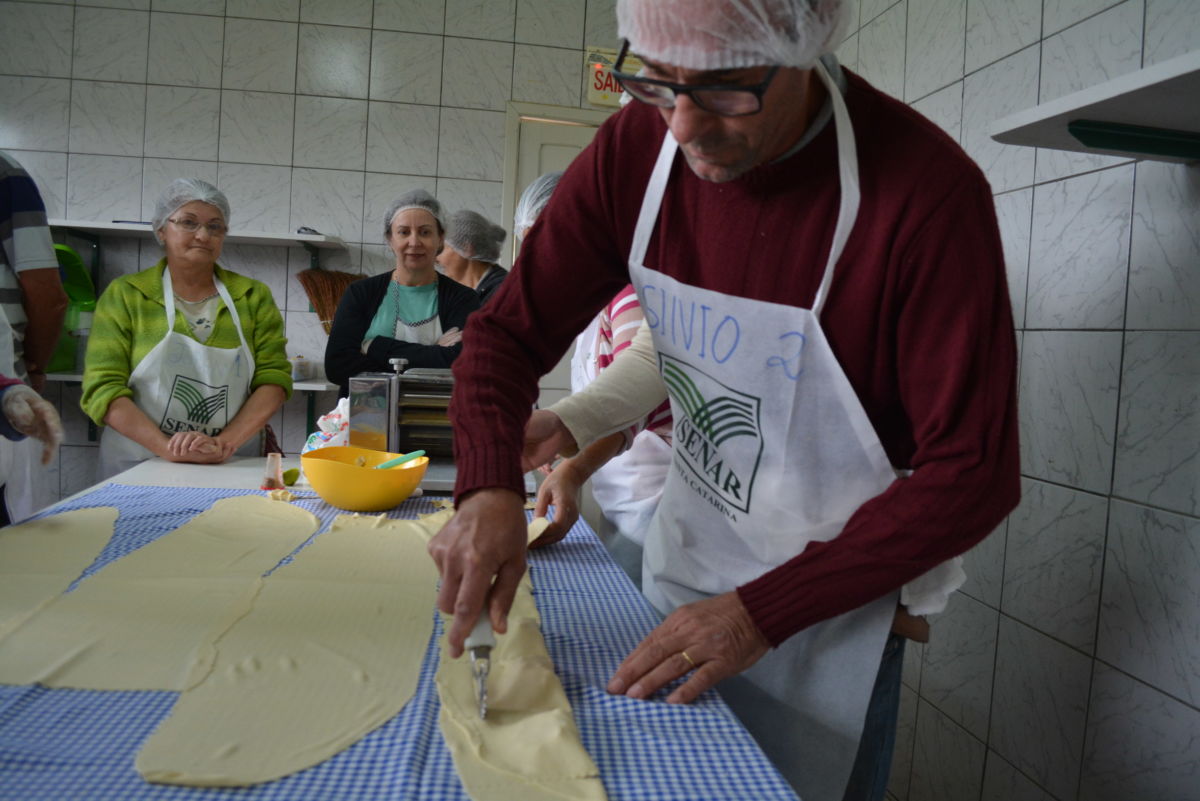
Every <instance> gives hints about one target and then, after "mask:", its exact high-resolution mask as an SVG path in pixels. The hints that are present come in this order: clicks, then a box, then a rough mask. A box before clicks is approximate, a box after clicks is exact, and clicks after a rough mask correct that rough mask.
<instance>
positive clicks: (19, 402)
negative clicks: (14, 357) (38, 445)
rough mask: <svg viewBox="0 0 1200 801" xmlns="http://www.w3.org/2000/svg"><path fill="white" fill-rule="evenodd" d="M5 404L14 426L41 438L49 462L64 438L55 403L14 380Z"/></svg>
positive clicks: (45, 459)
mask: <svg viewBox="0 0 1200 801" xmlns="http://www.w3.org/2000/svg"><path fill="white" fill-rule="evenodd" d="M3 406H4V416H5V417H7V418H8V422H9V424H10V425H12V427H13V428H15V429H16V430H17V431H20V432H21V433H22V434H24V435H25V436H27V437H33V438H34V439H37V440H41V441H42V444H43V447H42V464H50V460H51V459H53V458H54V454H55V453H57V452H58V446H59V444H61V443H62V438H63V428H62V420H60V419H59V417H58V411H57V410H56V409H55V408H54V405H53V404H51V403H50V401H48V400H46V399H45V398H43V397H42V396H41V395H39V394H37V393H36V392H34V391H33V390H32V389H30V388H29V387H26V386H22V385H21V384H14V385H12V386H10V387H9V388H8V389H7V390H5V392H4V403H3Z"/></svg>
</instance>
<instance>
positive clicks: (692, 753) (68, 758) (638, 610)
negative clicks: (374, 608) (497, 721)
mask: <svg viewBox="0 0 1200 801" xmlns="http://www.w3.org/2000/svg"><path fill="white" fill-rule="evenodd" d="M298 461H299V460H298V458H295V457H293V458H292V459H287V460H285V465H287V464H288V463H290V464H291V465H295V463H297V462H298ZM262 468H263V460H262V459H261V458H254V459H237V460H233V461H232V462H231V463H229V464H226V465H220V466H204V465H174V464H169V463H164V462H161V461H159V460H152V461H149V462H145V463H143V464H141V465H139V466H137V467H135V468H133V469H131V470H129V471H126V472H125V473H122V474H121V475H119V476H117V477H116V480H115V481H112V482H109V483H107V484H104V485H102V486H100V487H98V488H94V489H92V490H89V491H86V492H84V493H80V494H78V495H76V496H73V497H71V498H69V499H67V500H65V501H63V502H61V503H59V504H57V505H56V506H55V507H53V508H52V509H51V510H49V513H53V512H55V511H66V510H69V509H79V508H85V507H90V506H114V507H116V508H117V509H119V510H120V517H119V518H118V521H117V526H116V531H115V533H114V535H113V538H112V541H111V542H110V543H109V546H108V547H107V548H106V549H105V551H104V552H103V553H102V554H101V556H100V557H99V558H98V559H97V561H96V564H94V565H93V566H92V567H90V568H89V569H88V570H86V571H85V572H84V578H83V581H86V580H87V576H89V575H91V574H92V573H95V572H96V571H99V570H102V569H103V568H104V566H105V565H106V564H108V563H109V562H111V561H114V560H115V559H118V558H120V556H122V555H123V554H125V553H128V552H130V551H131V550H134V549H136V548H137V547H140V546H141V545H144V544H146V543H147V542H150V541H152V540H153V539H155V538H156V537H159V536H162V535H163V534H165V533H167V532H169V531H172V530H174V529H175V528H177V527H178V526H180V525H182V524H183V523H184V522H186V521H187V520H188V519H190V518H191V517H192V516H194V515H196V514H198V513H199V512H201V511H203V510H204V509H207V508H208V507H209V506H211V505H212V503H213V502H215V501H216V500H217V499H219V498H222V497H229V496H230V495H238V494H248V493H256V492H258V490H257V487H258V485H259V483H260V480H261V477H262ZM301 494H302V495H305V496H308V495H309V493H308V492H304V491H303V488H302V491H301ZM297 504H298V505H299V506H302V507H303V508H306V509H309V510H310V511H312V512H313V513H314V514H316V515H317V517H318V518H320V519H321V521H322V530H324V529H326V528H327V527H328V525H329V523H330V522H331V521H332V520H333V518H334V517H336V516H337V515H338V514H341V512H340V511H339V510H337V509H334V508H332V507H330V506H328V505H327V504H325V503H324V502H323V501H321V500H320V499H317V498H315V497H309V498H305V499H304V500H300V501H297ZM431 511H434V506H433V503H432V499H430V498H429V497H422V498H416V499H410V500H409V501H406V502H405V503H404V504H403V505H401V507H400V508H398V509H396V510H394V511H392V512H390V513H388V516H389V517H397V518H405V517H407V518H412V517H415V516H416V515H417V514H418V513H425V512H431ZM316 536H317V537H320V536H321V534H320V533H319V534H317V535H316ZM301 547H303V546H301ZM529 562H530V571H531V575H532V579H533V583H534V587H535V588H536V589H535V597H536V599H537V605H538V610H539V613H540V614H541V616H542V630H543V634H544V636H545V640H546V646H547V648H548V650H549V652H550V655H551V658H552V659H553V661H554V665H555V670H556V672H557V673H558V675H559V678H560V680H561V681H562V685H563V689H564V691H565V692H566V694H567V697H568V699H569V700H570V702H571V705H572V709H573V711H574V715H575V719H576V722H577V724H578V726H579V730H580V736H581V739H582V741H583V745H584V747H585V748H586V749H587V750H588V752H589V753H590V754H591V755H592V758H593V759H594V760H595V762H596V764H597V766H598V767H599V770H600V776H601V780H602V781H603V783H604V785H605V788H606V791H607V793H608V796H609V798H610V799H613V801H620V799H663V800H664V801H671V800H673V799H678V801H685V800H686V801H691V800H692V799H697V798H705V799H728V800H729V801H734V799H737V800H738V801H741V799H745V798H756V799H779V800H780V801H787V800H791V801H794V799H795V795H794V794H793V793H792V791H791V789H790V788H789V787H788V785H787V784H786V783H785V782H784V781H783V779H782V778H781V777H780V776H779V774H778V773H777V772H776V771H775V769H774V768H773V767H772V766H771V765H770V763H769V762H768V761H767V759H766V757H765V756H764V755H763V753H762V751H761V750H760V749H759V748H758V746H757V744H756V743H755V742H754V741H753V739H752V738H751V737H750V735H749V734H748V733H747V732H746V730H745V729H744V728H743V727H742V726H741V725H740V724H739V723H738V722H737V720H736V719H735V718H734V717H733V715H732V713H731V712H730V711H729V709H728V707H727V706H726V705H725V704H724V702H723V701H721V699H720V698H719V697H718V696H717V695H716V694H715V693H714V692H709V693H706V694H705V695H704V696H702V697H701V699H699V700H698V701H697V702H696V703H694V704H690V705H675V704H670V705H668V704H666V703H664V702H662V700H661V699H662V698H663V697H665V694H663V695H659V696H658V697H657V700H654V701H649V702H647V701H636V700H632V699H628V698H624V697H614V696H610V695H608V694H607V693H606V692H605V691H604V686H605V684H606V683H607V681H608V678H609V677H610V676H611V675H612V673H613V672H614V671H615V669H616V667H617V666H618V665H619V664H620V662H621V660H622V659H623V658H624V657H625V656H626V655H627V654H628V653H629V651H630V650H632V649H633V647H634V646H635V645H636V644H637V643H638V642H639V641H640V639H641V638H642V637H644V636H645V635H646V634H647V633H648V632H649V631H650V630H651V629H652V628H653V627H654V626H655V625H656V624H657V622H658V616H657V614H656V613H655V612H654V611H653V610H652V609H651V608H650V606H649V605H648V604H647V602H646V601H645V599H644V598H643V597H642V596H641V594H640V593H638V592H637V590H636V589H635V588H634V586H633V584H632V583H631V582H630V581H629V579H628V578H627V577H626V576H625V574H624V573H623V572H622V571H621V570H620V568H618V567H617V566H616V564H615V563H614V562H613V561H612V559H611V558H610V557H609V555H608V553H607V551H606V550H605V549H604V547H603V545H601V543H600V542H599V540H598V539H597V538H596V536H595V534H594V533H593V532H592V531H591V530H590V529H589V528H588V527H587V525H586V524H584V523H583V522H582V521H580V522H579V523H578V524H576V525H575V527H574V528H572V530H571V532H570V533H569V534H568V536H567V537H566V539H564V540H563V541H562V542H560V543H558V544H556V545H554V546H552V547H549V548H545V549H539V550H537V551H533V552H531V553H530V558H529ZM430 614H434V612H433V610H432V609H431V610H430ZM435 619H436V615H435ZM440 635H441V623H440V621H437V622H436V623H435V631H434V636H433V637H432V638H431V640H430V642H429V644H428V648H427V651H426V656H425V662H424V665H423V667H422V671H421V675H420V679H419V682H418V686H417V690H416V693H415V694H414V696H413V698H412V700H411V701H410V702H409V703H408V704H407V705H406V706H405V707H404V709H403V710H401V712H400V713H399V714H397V715H396V716H395V717H394V718H392V719H391V720H389V721H388V722H387V723H385V724H384V725H383V726H381V727H380V728H378V729H376V730H375V731H373V732H371V733H370V734H368V735H367V736H366V737H364V738H363V739H362V740H360V741H359V742H357V743H356V744H354V745H352V746H351V747H350V748H348V749H347V750H345V751H343V752H342V753H340V754H338V755H336V756H334V757H333V758H331V759H329V760H327V761H325V762H323V763H321V764H319V765H316V766H314V767H312V768H309V769H307V770H304V771H301V772H299V773H296V774H293V775H291V776H287V777H284V778H282V779H279V780H276V781H273V782H268V783H265V784H261V785H258V786H255V787H251V788H242V789H212V788H204V789H201V788H187V787H174V786H164V785H151V784H147V783H146V782H145V781H143V780H142V779H141V777H140V776H139V775H138V774H137V772H136V771H135V770H134V766H133V762H134V756H135V754H136V753H137V751H138V749H139V748H140V747H141V744H142V743H143V742H144V741H145V739H146V738H147V737H148V736H149V735H150V734H151V733H152V732H153V731H154V729H155V727H156V726H157V725H158V723H159V722H160V721H161V720H163V719H164V718H165V717H166V716H167V715H168V714H169V713H170V710H171V706H172V704H173V703H174V699H175V694H174V693H171V692H162V691H153V692H150V691H146V692H100V691H89V690H49V689H45V688H42V687H39V686H7V685H0V801H5V800H7V799H12V800H14V801H15V799H20V800H21V801H40V800H41V799H45V800H46V801H50V799H54V800H55V801H57V800H58V799H66V798H89V799H134V798H136V799H167V800H169V801H189V800H199V799H206V800H211V799H238V800H239V801H242V800H243V799H245V800H246V801H260V800H265V799H280V800H281V801H282V800H283V799H286V801H307V800H308V799H311V800H312V801H316V800H317V799H338V800H339V801H352V800H353V799H384V798H386V799H409V798H411V799H418V798H419V799H430V798H436V799H455V800H457V801H463V800H464V799H466V798H467V796H466V794H465V792H464V791H463V788H462V785H461V783H460V782H459V781H458V778H457V774H456V773H455V771H454V766H453V763H452V761H451V759H450V754H449V751H448V750H447V748H446V746H445V744H444V742H443V741H442V737H441V733H440V730H439V729H438V724H437V717H438V709H439V705H438V699H437V692H436V688H435V685H434V682H433V674H434V670H435V669H436V667H437V662H438V649H437V638H438V637H440Z"/></svg>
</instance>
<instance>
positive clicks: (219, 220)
mask: <svg viewBox="0 0 1200 801" xmlns="http://www.w3.org/2000/svg"><path fill="white" fill-rule="evenodd" d="M191 227H195V229H196V230H194V231H188V230H187V229H188V228H191ZM217 231H219V232H220V233H215V232H217ZM159 233H160V234H161V235H162V238H163V249H164V250H165V251H166V252H167V263H168V264H179V265H184V264H191V265H197V266H203V265H208V266H209V267H211V266H212V265H213V264H214V263H216V261H217V259H218V258H220V256H221V245H222V244H223V243H224V242H225V218H224V217H223V216H222V215H221V210H220V209H218V208H217V207H216V206H210V205H209V204H207V203H205V202H204V201H203V200H193V201H191V202H190V203H185V204H183V205H182V206H180V207H179V208H178V209H176V210H175V213H174V214H172V215H171V216H170V217H168V218H167V220H166V222H164V223H163V227H162V228H160V229H159Z"/></svg>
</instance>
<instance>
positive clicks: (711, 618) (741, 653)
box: [608, 592, 770, 704]
mask: <svg viewBox="0 0 1200 801" xmlns="http://www.w3.org/2000/svg"><path fill="white" fill-rule="evenodd" d="M769 648H770V645H769V644H768V643H767V640H766V638H765V637H763V635H762V632H760V631H759V630H758V627H757V626H755V625H754V621H752V620H751V619H750V613H749V612H747V611H746V607H745V606H743V605H742V601H741V599H740V598H738V595H737V593H736V592H727V593H725V594H723V595H717V596H715V597H713V598H707V599H705V600H703V601H697V602H695V603H691V604H687V605H686V606H681V607H679V608H678V609H676V610H675V611H674V612H672V613H671V614H669V615H667V619H666V620H664V621H663V622H662V623H660V624H659V626H658V628H656V629H655V630H654V631H652V632H650V635H649V636H648V637H646V639H644V640H642V642H641V644H639V645H638V647H637V648H635V649H634V650H633V653H631V654H630V655H629V656H627V657H626V658H625V661H624V662H622V663H621V666H620V667H619V668H617V672H616V673H615V674H613V677H612V679H611V680H610V681H609V682H608V691H609V692H610V693H612V694H613V695H621V694H624V695H627V696H629V697H630V698H648V697H649V696H651V695H652V694H654V693H655V692H656V691H657V690H658V689H659V688H660V687H662V686H664V685H665V684H667V683H669V682H671V681H673V680H675V679H677V678H679V677H680V676H682V675H684V674H686V673H688V672H689V671H692V675H691V677H690V678H689V679H688V680H687V681H686V682H684V683H683V684H682V685H681V686H679V687H677V688H676V689H675V691H674V692H672V693H671V694H670V695H669V696H667V703H670V704H687V703H691V702H692V701H694V700H696V698H697V697H698V696H699V695H700V693H702V692H704V691H705V690H707V689H709V688H710V687H713V686H714V685H716V683H717V682H719V681H721V680H722V679H727V678H729V677H730V676H735V675H737V674H738V673H741V672H742V671H743V670H746V669H747V668H749V667H750V666H751V665H753V664H754V663H755V662H757V661H758V660H759V659H761V658H762V657H763V654H765V653H766V652H767V651H768V650H769ZM685 654H686V656H685Z"/></svg>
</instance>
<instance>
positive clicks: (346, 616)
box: [137, 512, 452, 787]
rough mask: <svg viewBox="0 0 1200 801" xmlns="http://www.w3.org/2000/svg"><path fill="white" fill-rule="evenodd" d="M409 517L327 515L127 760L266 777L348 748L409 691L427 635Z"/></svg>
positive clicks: (209, 775) (206, 781)
mask: <svg viewBox="0 0 1200 801" xmlns="http://www.w3.org/2000/svg"><path fill="white" fill-rule="evenodd" d="M451 514H452V513H451V512H443V513H439V514H438V515H436V516H433V517H430V518H427V519H425V520H422V521H413V520H387V519H385V518H383V517H360V516H357V515H355V516H350V515H343V516H340V517H338V518H337V519H336V520H335V521H334V523H333V526H332V527H331V529H330V530H329V531H328V532H326V533H324V534H321V535H320V536H319V537H317V538H316V539H315V540H314V541H313V542H312V543H311V544H310V545H308V546H307V547H306V548H304V549H303V550H301V551H300V552H299V553H298V554H296V556H295V558H294V559H293V561H292V562H291V564H288V565H285V566H283V567H281V568H279V569H278V570H276V571H275V572H274V573H272V574H271V575H270V576H268V577H267V578H266V580H265V581H264V582H263V587H262V591H261V592H260V593H259V595H258V597H257V598H256V599H255V601H254V607H253V609H251V611H250V612H249V613H248V614H247V615H246V616H245V617H243V618H242V619H241V620H238V621H237V623H235V624H234V625H233V626H232V627H231V628H230V629H229V630H228V631H226V632H225V633H224V634H222V635H221V636H220V637H218V638H217V640H216V642H215V644H214V647H215V652H216V657H215V661H214V662H213V664H212V665H211V669H209V667H210V666H198V668H197V674H196V675H195V676H193V681H192V682H190V684H191V686H190V687H189V689H188V690H186V691H185V692H184V693H182V694H181V695H180V697H179V700H178V701H177V702H176V704H175V708H174V709H173V710H172V712H171V715H170V717H169V718H167V720H166V721H164V722H163V724H162V725H161V726H159V728H158V730H157V731H155V733H154V734H153V735H152V736H151V737H150V739H149V740H147V741H146V744H145V745H144V746H143V747H142V750H141V752H140V753H139V754H138V757H137V769H138V772H140V773H141V774H142V776H143V777H145V778H146V779H147V780H149V781H152V782H160V783H167V784H187V785H196V786H217V787H236V786H243V785H251V784H257V783H259V782H265V781H269V780H271V779H277V778H280V777H282V776H286V775H288V774H290V773H294V772H296V771H298V770H303V769H304V768H307V767H311V766H312V765H316V764H318V763H320V762H322V761H324V760H326V759H328V758H329V757H331V756H333V755H335V754H337V753H338V752H340V751H342V750H344V749H345V748H348V747H349V746H351V745H353V744H354V743H355V742H357V741H358V740H360V739H361V738H362V737H363V736H365V735H366V734H367V733H369V732H371V731H373V730H374V729H376V728H377V727H379V726H380V725H381V724H383V723H385V722H386V721H387V720H389V719H391V718H392V717H393V716H394V715H396V714H397V713H398V712H399V711H400V710H401V709H402V708H403V707H404V705H405V704H406V703H407V702H408V700H409V699H410V698H411V697H412V694H413V692H414V691H415V690H416V686H417V680H418V677H419V675H420V670H421V663H422V661H423V659H424V656H425V652H426V650H427V649H428V647H429V638H430V637H431V636H432V634H433V614H434V605H435V601H436V597H437V568H436V566H435V565H434V563H433V560H432V559H430V558H429V555H428V553H427V552H426V550H425V547H426V539H427V537H428V536H429V535H430V534H431V533H432V532H436V531H437V529H438V528H440V527H441V526H442V524H443V523H444V522H445V521H446V520H447V519H449V517H450V515H451Z"/></svg>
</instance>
